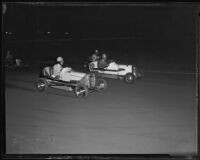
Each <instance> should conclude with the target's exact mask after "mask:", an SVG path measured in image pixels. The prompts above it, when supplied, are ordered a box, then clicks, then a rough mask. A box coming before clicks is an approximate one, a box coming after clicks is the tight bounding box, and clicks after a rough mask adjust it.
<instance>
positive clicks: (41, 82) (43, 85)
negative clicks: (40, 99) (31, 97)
mask: <svg viewBox="0 0 200 160" xmlns="http://www.w3.org/2000/svg"><path fill="white" fill-rule="evenodd" d="M47 87H48V84H47V81H46V80H45V79H43V78H40V79H38V80H37V82H36V88H37V90H38V91H40V92H44V91H46V89H47Z"/></svg>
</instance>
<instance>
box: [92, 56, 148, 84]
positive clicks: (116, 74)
mask: <svg viewBox="0 0 200 160" xmlns="http://www.w3.org/2000/svg"><path fill="white" fill-rule="evenodd" d="M89 70H90V72H94V73H96V74H97V75H98V76H100V77H106V78H113V79H121V80H124V81H125V82H126V83H128V84H130V83H133V82H134V81H135V80H136V79H139V78H142V77H143V76H144V73H143V71H142V70H139V69H138V68H137V67H135V66H133V65H122V64H117V63H116V62H114V61H113V60H111V61H110V62H109V63H108V66H107V67H106V68H98V61H94V62H90V63H89Z"/></svg>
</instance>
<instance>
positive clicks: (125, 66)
mask: <svg viewBox="0 0 200 160" xmlns="http://www.w3.org/2000/svg"><path fill="white" fill-rule="evenodd" d="M118 66H119V68H124V69H125V68H127V67H132V65H125V64H119V65H118Z"/></svg>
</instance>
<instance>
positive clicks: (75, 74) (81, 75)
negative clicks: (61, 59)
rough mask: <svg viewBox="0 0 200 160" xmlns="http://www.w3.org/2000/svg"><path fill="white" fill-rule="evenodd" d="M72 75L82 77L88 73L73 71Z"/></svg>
mask: <svg viewBox="0 0 200 160" xmlns="http://www.w3.org/2000/svg"><path fill="white" fill-rule="evenodd" d="M70 75H71V76H73V77H80V78H82V77H84V76H85V75H86V73H81V72H75V71H71V73H70Z"/></svg>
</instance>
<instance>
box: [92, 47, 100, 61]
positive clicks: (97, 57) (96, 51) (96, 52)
mask: <svg viewBox="0 0 200 160" xmlns="http://www.w3.org/2000/svg"><path fill="white" fill-rule="evenodd" d="M98 54H99V50H97V49H96V50H95V51H94V54H92V56H91V57H90V61H92V62H94V61H96V60H98V59H99V55H98Z"/></svg>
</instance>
